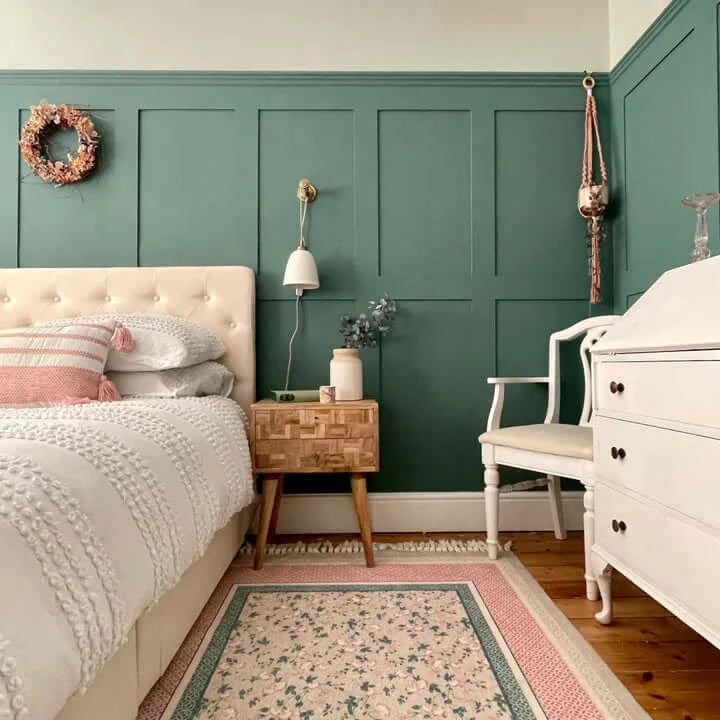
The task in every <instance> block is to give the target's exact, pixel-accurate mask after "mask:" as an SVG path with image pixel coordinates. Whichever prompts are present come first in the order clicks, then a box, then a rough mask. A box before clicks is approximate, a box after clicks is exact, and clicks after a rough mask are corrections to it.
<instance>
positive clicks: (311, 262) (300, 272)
mask: <svg viewBox="0 0 720 720" xmlns="http://www.w3.org/2000/svg"><path fill="white" fill-rule="evenodd" d="M283 285H285V287H292V288H295V290H296V292H297V294H298V295H302V291H303V290H317V288H319V287H320V281H319V280H318V271H317V265H316V264H315V258H314V257H313V256H312V253H311V252H310V251H309V250H308V249H307V248H305V247H299V248H298V249H297V250H293V251H292V253H290V257H289V258H288V261H287V265H286V266H285V276H284V277H283Z"/></svg>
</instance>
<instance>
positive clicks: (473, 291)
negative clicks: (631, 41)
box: [0, 50, 717, 491]
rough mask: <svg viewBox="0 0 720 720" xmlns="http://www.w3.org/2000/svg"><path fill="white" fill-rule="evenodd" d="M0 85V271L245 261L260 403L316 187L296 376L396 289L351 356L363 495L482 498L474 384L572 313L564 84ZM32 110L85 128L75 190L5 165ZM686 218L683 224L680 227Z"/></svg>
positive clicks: (527, 401) (520, 403)
mask: <svg viewBox="0 0 720 720" xmlns="http://www.w3.org/2000/svg"><path fill="white" fill-rule="evenodd" d="M689 52H694V51H692V50H690V51H689ZM599 80H600V82H599V86H598V98H599V103H600V108H601V112H602V113H603V114H602V117H601V122H603V123H604V124H605V125H606V126H607V124H608V123H607V122H606V120H607V116H606V115H605V114H604V112H605V110H606V108H607V106H608V87H607V80H606V79H604V78H600V79H599ZM707 85H708V87H707V92H708V93H709V94H711V95H712V94H713V93H714V92H715V91H714V86H713V87H711V86H710V83H709V82H708V84H707ZM689 92H690V91H686V96H684V97H685V99H687V100H692V99H693V98H690V97H688V96H687V93H689ZM0 93H1V95H0V97H1V98H2V102H1V103H0V136H1V137H2V138H3V141H2V142H1V143H0V264H2V265H5V266H15V265H20V266H104V265H135V264H141V265H165V264H169V265H181V264H198V265H208V264H246V265H249V266H251V267H253V268H255V269H256V271H257V273H258V304H257V350H258V352H257V370H258V394H259V395H260V396H262V395H265V394H266V393H267V391H268V390H269V389H270V388H273V387H278V386H279V385H280V384H281V382H282V380H283V377H284V370H285V363H286V359H287V356H286V352H287V340H288V336H289V334H290V331H291V329H292V325H293V321H294V317H293V301H294V296H293V293H292V291H289V290H287V289H285V288H283V287H282V285H281V279H282V272H283V269H284V264H285V261H286V259H287V256H288V254H289V253H290V251H291V250H292V249H293V248H294V246H295V243H296V239H297V220H298V204H297V200H296V197H295V191H296V188H297V182H298V180H299V179H300V178H301V177H307V178H309V179H310V180H311V181H312V182H313V183H314V184H315V185H316V186H317V188H318V191H319V197H318V200H317V201H316V202H315V204H314V205H312V206H311V209H310V217H309V223H308V240H309V246H310V248H311V249H312V251H313V253H314V254H315V257H316V259H317V262H318V266H319V269H320V281H321V287H320V289H319V290H317V291H313V292H308V293H306V295H305V296H304V299H303V304H302V329H301V332H300V334H299V336H298V338H297V341H296V345H295V364H294V369H293V376H292V385H293V386H295V387H317V386H318V385H320V384H322V383H325V382H327V379H328V361H329V359H330V355H331V351H332V348H333V347H334V346H337V345H338V341H339V339H340V336H339V334H338V332H337V324H338V317H339V315H340V314H341V313H345V312H359V311H362V310H363V309H364V307H365V306H366V303H367V301H368V300H369V299H370V298H375V297H377V296H379V295H380V294H382V293H384V292H386V291H387V292H389V293H390V294H391V295H392V296H393V297H395V298H396V299H397V300H398V303H399V308H400V310H399V316H398V319H397V325H396V330H395V332H394V333H393V336H392V337H391V338H390V339H389V340H388V341H387V342H386V343H385V344H384V346H383V347H382V348H380V349H376V350H372V349H371V350H367V351H364V354H363V360H364V365H365V385H366V394H367V395H368V396H374V397H378V398H379V399H380V400H381V403H382V411H381V422H382V435H381V436H382V465H383V469H382V472H381V473H380V474H379V475H378V476H376V477H374V478H373V479H372V481H371V486H372V490H375V491H377V490H385V491H430V490H473V489H480V488H481V486H482V484H481V474H482V472H481V470H482V468H481V459H480V449H479V446H478V444H477V441H476V438H477V435H478V432H480V431H481V430H482V429H483V426H484V423H485V420H486V417H487V410H488V406H489V401H490V393H489V389H488V387H487V385H486V383H485V378H486V377H487V376H488V375H495V374H501V375H515V374H517V375H525V374H528V375H543V374H545V372H546V362H547V358H546V352H547V336H548V333H549V332H551V331H552V330H554V329H557V328H559V327H563V326H566V325H568V324H570V323H572V322H574V321H576V320H579V319H581V318H583V317H586V316H587V315H588V314H589V312H590V308H589V305H588V302H587V295H588V289H587V286H588V278H587V260H586V249H585V239H584V225H583V222H582V221H581V219H580V218H579V216H578V214H577V210H576V208H575V198H576V192H577V187H578V184H579V175H580V172H579V171H580V158H581V148H582V132H583V103H584V94H583V91H582V88H581V87H580V76H579V75H533V74H529V75H522V76H520V75H501V74H485V75H483V74H478V75H475V74H472V75H463V74H454V75H442V74H430V75H413V74H411V75H403V74H384V75H344V74H329V75H307V74H296V75H276V74H257V75H244V74H232V73H230V74H212V73H211V74H195V73H160V74H157V73H134V74H133V73H124V74H117V73H109V74H104V73H74V72H59V73H53V74H50V73H29V72H28V73H22V72H21V73H17V72H16V73H0ZM42 99H47V100H49V101H51V102H64V103H68V104H72V105H76V106H81V107H88V108H89V109H90V111H91V113H92V115H93V117H94V118H95V120H96V122H97V125H98V128H99V130H100V133H101V134H102V155H101V158H100V169H99V171H98V172H97V173H96V174H95V175H94V176H93V177H92V178H91V179H90V180H88V181H87V182H84V183H82V184H80V185H77V186H75V187H66V188H53V187H51V186H49V185H45V184H43V183H42V182H40V181H39V180H37V179H36V178H34V177H33V176H31V175H29V174H28V171H27V168H26V166H25V165H24V164H23V163H22V162H20V161H19V159H18V153H17V149H16V145H15V139H16V137H17V135H18V128H19V124H20V123H21V122H22V119H23V117H24V116H25V114H26V113H27V108H28V107H29V106H31V105H32V104H35V103H37V102H38V101H40V100H42ZM687 104H688V107H687V108H684V110H686V111H687V114H688V115H689V117H693V118H694V115H695V103H694V102H688V103H687ZM638 112H639V110H638ZM634 122H637V123H639V124H641V123H642V122H643V118H642V117H641V116H638V117H637V118H636V119H635V120H634ZM698 122H700V121H698ZM702 122H705V119H703V120H702ZM707 150H708V152H709V153H711V152H713V151H714V148H711V147H708V148H707ZM716 156H717V153H716V152H715V159H716ZM680 160H681V161H682V162H683V163H684V165H683V167H687V168H688V169H689V168H692V167H693V166H694V165H695V164H696V162H697V158H696V157H695V156H691V155H686V154H685V153H682V154H681V158H680ZM674 162H675V161H674V160H670V161H668V163H669V164H673V163H674ZM711 178H712V175H711V173H710V174H708V177H707V180H708V182H709V181H710V180H711ZM695 184H697V183H695ZM710 184H712V183H710ZM699 185H700V186H703V182H700V183H699ZM648 195H649V193H648ZM635 212H636V213H639V214H640V215H643V214H644V213H645V212H646V207H645V206H642V207H640V208H638V209H637V210H635ZM633 217H635V216H633ZM688 228H689V218H688V217H683V218H682V222H679V223H678V225H677V232H676V234H679V235H681V231H683V232H684V231H687V230H688ZM632 247H633V248H637V250H636V252H638V253H640V252H642V251H644V250H643V248H644V247H645V246H644V245H643V244H642V243H641V241H639V240H638V241H637V243H636V244H633V245H632ZM624 257H625V256H624V255H623V258H624ZM606 259H607V260H608V261H610V257H609V254H608V256H607V258H606ZM646 275H647V274H644V275H642V277H645V276H646ZM622 287H623V288H626V287H627V283H626V282H625V280H624V278H623V280H622ZM632 289H633V290H636V289H637V287H636V286H633V287H632ZM605 292H606V295H607V296H608V297H609V298H612V274H611V273H610V274H609V275H608V277H606V285H605ZM598 311H599V312H607V308H606V307H603V308H599V309H598ZM577 382H578V380H577V374H573V373H570V379H569V381H568V390H569V396H570V397H569V402H568V404H567V405H566V406H565V408H564V411H563V412H564V413H566V414H567V416H568V417H569V416H570V415H571V414H572V411H574V410H577V409H578V407H577V405H578V403H577V398H578V394H577ZM544 401H545V399H544V392H543V390H542V389H541V388H532V387H531V388H523V389H517V390H516V391H515V392H510V393H509V397H508V413H507V420H508V422H522V421H540V420H541V419H542V416H543V412H544ZM318 483H319V480H318V481H316V482H314V483H312V484H311V485H310V486H309V487H308V486H307V485H306V486H305V487H306V488H307V489H319V488H320V487H324V486H322V485H320V484H318ZM296 487H297V486H296ZM343 489H346V488H344V487H343Z"/></svg>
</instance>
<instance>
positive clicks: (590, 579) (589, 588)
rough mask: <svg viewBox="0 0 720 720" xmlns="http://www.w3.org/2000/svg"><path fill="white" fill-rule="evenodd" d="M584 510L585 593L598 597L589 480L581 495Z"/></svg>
mask: <svg viewBox="0 0 720 720" xmlns="http://www.w3.org/2000/svg"><path fill="white" fill-rule="evenodd" d="M583 504H584V506H585V512H584V514H583V531H584V537H583V539H584V541H585V594H586V596H587V599H588V600H597V599H598V584H597V581H596V579H595V573H594V571H593V568H592V546H593V543H594V542H595V488H594V487H593V485H592V484H591V483H590V482H586V483H585V494H584V495H583Z"/></svg>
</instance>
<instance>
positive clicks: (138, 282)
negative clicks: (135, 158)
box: [0, 266, 255, 412]
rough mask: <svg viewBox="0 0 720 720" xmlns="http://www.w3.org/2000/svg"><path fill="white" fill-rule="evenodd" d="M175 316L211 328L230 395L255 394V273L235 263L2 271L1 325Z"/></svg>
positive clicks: (241, 398)
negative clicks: (231, 382)
mask: <svg viewBox="0 0 720 720" xmlns="http://www.w3.org/2000/svg"><path fill="white" fill-rule="evenodd" d="M115 312H117V313H125V314H127V313H135V314H148V315H149V314H160V315H177V316H179V317H183V318H187V319H189V320H193V321H194V322H196V323H199V324H200V325H204V326H205V327H207V328H209V329H210V330H212V331H213V332H214V333H215V334H216V335H217V336H218V337H219V338H220V339H221V340H222V341H223V343H224V344H225V347H226V348H227V352H226V354H225V355H224V356H223V358H222V362H223V363H224V364H225V365H226V366H227V367H228V368H229V369H230V370H231V371H232V372H233V373H234V374H235V377H236V381H235V389H234V391H233V398H234V399H235V400H236V401H237V402H238V403H239V404H240V405H241V406H242V407H243V409H244V410H245V411H246V412H247V410H248V408H249V406H250V403H251V402H252V401H253V400H254V399H255V275H254V273H253V271H252V270H251V269H250V268H247V267H241V266H219V267H140V268H135V267H121V268H48V269H40V268H18V269H15V268H13V269H0V328H10V327H19V326H22V325H32V324H33V323H35V322H38V321H41V320H53V319H56V318H62V317H73V316H76V315H97V314H100V313H115Z"/></svg>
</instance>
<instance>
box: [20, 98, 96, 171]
mask: <svg viewBox="0 0 720 720" xmlns="http://www.w3.org/2000/svg"><path fill="white" fill-rule="evenodd" d="M53 127H58V128H60V129H61V130H67V129H68V128H73V129H74V130H75V132H77V136H78V149H77V153H76V154H75V155H71V154H70V153H68V156H67V158H68V161H67V162H63V161H62V160H57V161H55V162H53V161H52V160H50V159H49V158H48V157H46V156H45V155H44V154H43V135H45V134H46V133H47V132H48V131H49V130H50V129H51V128H53ZM98 142H99V135H98V133H97V131H96V130H95V125H93V121H92V120H91V119H90V117H89V116H88V115H86V114H85V113H83V112H82V111H80V110H76V109H75V108H71V107H69V106H68V105H50V104H48V103H46V102H42V103H40V105H36V106H35V107H33V108H30V117H29V118H28V120H27V122H26V123H25V124H24V125H23V127H22V131H21V133H20V141H19V144H20V151H21V152H22V156H23V158H24V159H25V162H26V163H27V164H28V165H29V166H30V169H31V170H32V171H33V173H34V174H35V175H37V176H38V177H40V178H42V179H43V180H44V181H45V182H48V183H53V184H54V185H68V184H69V183H75V182H79V181H80V180H84V179H85V178H86V177H87V176H88V175H89V174H90V173H91V172H92V171H93V169H94V168H95V162H96V152H97V147H98Z"/></svg>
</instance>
